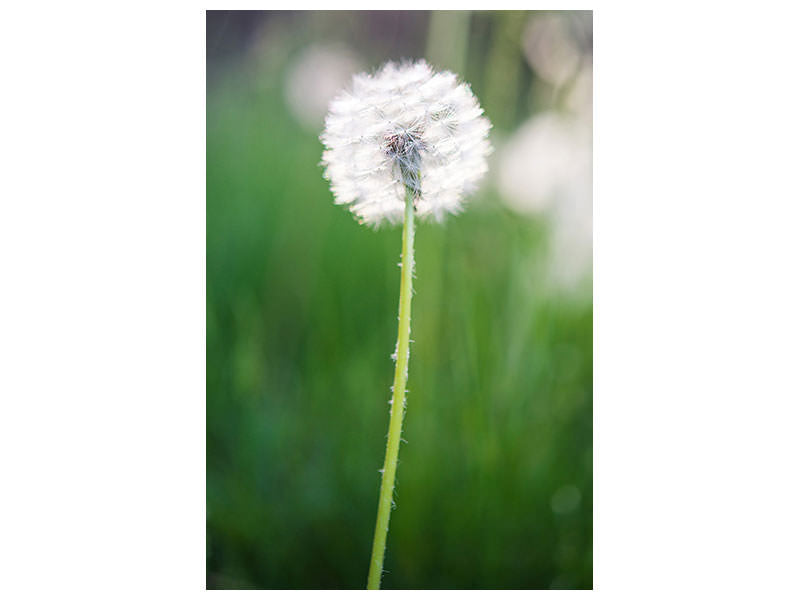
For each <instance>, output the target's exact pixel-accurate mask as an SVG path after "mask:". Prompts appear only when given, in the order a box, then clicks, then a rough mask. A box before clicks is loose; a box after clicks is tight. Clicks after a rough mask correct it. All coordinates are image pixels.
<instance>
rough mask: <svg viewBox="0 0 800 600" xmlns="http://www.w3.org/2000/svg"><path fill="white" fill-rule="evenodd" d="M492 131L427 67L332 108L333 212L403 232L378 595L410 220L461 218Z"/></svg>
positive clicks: (403, 352) (384, 79)
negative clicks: (345, 211) (342, 208)
mask: <svg viewBox="0 0 800 600" xmlns="http://www.w3.org/2000/svg"><path fill="white" fill-rule="evenodd" d="M490 128H491V124H490V123H489V120H488V119H487V118H486V117H484V116H483V109H481V107H480V105H479V104H478V101H477V100H476V99H475V96H474V95H473V94H472V91H471V90H470V88H469V86H468V85H467V84H465V83H461V82H459V81H458V79H457V77H456V76H455V75H454V74H453V73H450V72H447V71H444V72H435V71H434V70H433V69H432V68H431V67H430V66H429V65H428V64H427V63H426V62H425V61H417V62H415V63H403V64H396V63H391V62H390V63H387V64H386V65H384V66H383V67H382V68H381V69H380V70H378V71H377V72H376V73H375V74H374V75H369V74H366V73H362V74H359V75H356V76H355V77H354V78H353V84H352V87H351V89H349V90H347V91H345V92H342V93H341V94H340V95H339V96H337V97H336V98H334V99H333V101H332V102H331V105H330V110H329V113H328V116H327V118H326V119H325V131H324V132H323V133H322V135H321V136H320V139H321V141H322V143H323V144H324V145H325V151H324V152H323V155H322V164H323V165H324V167H325V178H326V179H328V180H329V181H330V183H331V191H332V192H333V195H334V198H335V202H336V204H343V205H346V206H347V207H348V208H349V209H350V210H351V211H352V212H353V213H354V214H355V216H356V218H357V219H358V220H359V221H360V222H362V223H366V224H369V225H373V226H378V225H380V224H383V223H389V224H397V223H400V222H402V223H403V244H402V246H403V250H402V260H401V263H400V267H401V271H400V302H399V311H398V313H399V314H398V321H399V323H398V329H397V346H396V348H395V352H394V354H393V355H392V358H393V359H394V361H395V372H394V384H393V386H392V399H391V401H390V406H391V408H390V417H389V436H388V441H387V444H386V458H385V460H384V465H383V469H381V471H380V472H381V489H380V495H379V499H378V517H377V521H376V524H375V536H374V539H373V544H372V556H371V559H370V565H369V575H368V578H367V588H368V589H378V588H379V587H380V581H381V574H382V573H383V557H384V554H385V550H386V536H387V534H388V531H389V515H390V512H391V509H392V507H393V505H394V503H393V499H392V496H393V492H394V481H395V473H396V470H397V455H398V452H399V450H400V442H401V441H405V440H403V439H402V437H401V433H402V428H403V413H404V411H405V399H406V382H407V380H408V359H409V336H410V334H411V279H412V275H413V270H414V218H415V217H417V218H422V219H434V220H437V221H441V220H442V219H443V218H444V217H445V215H447V214H453V213H458V212H459V211H460V210H461V208H462V203H463V201H464V198H465V197H466V196H467V195H468V194H469V193H471V192H472V191H474V190H475V188H476V186H477V184H478V182H479V181H480V179H481V177H483V175H484V174H485V173H486V170H487V161H486V159H487V156H488V155H489V153H490V152H491V150H492V148H491V145H490V144H489V140H488V134H489V129H490Z"/></svg>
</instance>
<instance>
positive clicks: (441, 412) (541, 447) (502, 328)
mask: <svg viewBox="0 0 800 600" xmlns="http://www.w3.org/2000/svg"><path fill="white" fill-rule="evenodd" d="M248 81H249V79H248V78H247V77H243V76H241V74H236V75H232V76H228V77H226V78H223V79H221V80H219V81H217V82H216V83H215V84H214V85H213V86H210V87H209V94H208V120H207V248H208V250H207V289H208V292H207V311H208V312H207V331H208V334H207V507H208V516H207V571H208V586H209V587H211V588H364V587H365V585H366V575H367V568H368V561H369V553H370V547H371V542H372V533H373V527H374V524H375V511H376V508H377V499H378V488H379V484H380V474H379V472H378V469H379V468H380V467H381V463H382V461H383V457H384V450H385V444H386V439H385V436H386V431H387V426H388V418H389V405H388V400H389V399H390V389H389V388H390V385H391V382H392V376H393V363H392V361H391V359H390V355H391V353H392V351H393V350H394V345H395V341H396V335H397V294H398V287H399V276H400V271H399V269H398V267H397V263H398V261H399V256H400V243H401V239H400V229H399V228H395V229H384V230H378V231H373V230H370V229H368V228H366V227H363V226H361V225H359V224H358V223H356V221H355V220H354V219H353V218H352V216H351V215H350V214H349V213H348V212H347V211H346V210H344V209H343V208H341V207H337V206H334V204H333V201H332V196H331V194H330V192H329V190H328V187H327V184H326V182H325V181H324V180H323V178H322V170H321V168H320V167H319V166H318V163H319V160H320V154H321V145H320V143H319V142H318V140H317V139H316V137H315V136H314V134H309V133H307V132H305V131H303V130H302V129H301V128H300V127H299V126H297V125H296V124H295V122H294V121H293V120H292V118H291V116H290V115H289V114H288V113H287V112H286V109H285V107H284V104H283V100H282V98H281V97H280V95H279V94H280V91H279V90H273V91H270V90H269V89H263V88H259V87H258V86H255V85H251V84H250V83H248ZM546 236H547V230H546V228H545V226H544V224H542V223H540V222H537V221H532V220H529V219H523V218H521V217H518V216H515V215H514V214H512V213H510V212H509V211H507V210H506V209H505V208H504V207H503V205H502V203H501V202H500V200H499V199H498V198H497V197H496V196H494V192H492V186H486V190H485V191H484V192H483V193H482V195H479V196H478V197H476V198H475V199H474V201H473V202H471V204H470V205H469V207H468V210H467V211H466V212H465V213H464V214H463V215H460V216H457V217H454V218H451V219H449V220H448V221H447V222H446V223H445V224H444V225H443V226H438V225H433V224H420V226H419V228H418V231H417V239H416V253H417V256H416V259H417V268H416V279H415V290H416V294H415V296H414V301H413V309H412V313H413V320H412V335H411V337H412V339H413V340H414V343H413V344H412V346H411V362H410V370H409V383H408V390H409V392H408V412H407V414H406V418H405V427H404V435H403V437H404V439H405V440H407V442H408V443H406V444H402V445H401V448H400V464H399V467H398V474H397V490H396V495H395V498H396V502H397V509H396V510H395V511H393V513H392V523H391V528H390V531H389V539H388V549H387V555H386V563H385V569H386V570H387V574H386V575H385V576H384V578H383V587H384V588H387V589H391V588H455V589H460V588H549V587H577V588H590V587H591V586H592V454H591V452H592V307H591V304H590V303H589V302H588V301H583V302H581V301H577V300H570V299H569V298H565V297H559V296H556V295H553V294H552V293H550V292H547V287H546V286H545V285H544V268H545V264H544V249H545V244H546ZM567 485H574V486H575V487H577V489H578V490H579V491H580V494H581V499H580V502H579V504H578V505H577V507H576V508H575V509H574V510H571V511H569V512H566V513H557V512H554V510H553V508H552V506H551V505H552V498H553V495H554V494H555V493H556V491H558V490H559V489H561V488H562V487H564V486H567Z"/></svg>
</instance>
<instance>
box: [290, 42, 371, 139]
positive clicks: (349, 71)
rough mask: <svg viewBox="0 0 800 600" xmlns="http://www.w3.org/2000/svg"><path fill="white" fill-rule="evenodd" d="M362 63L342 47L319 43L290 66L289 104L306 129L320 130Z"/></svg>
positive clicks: (304, 52) (352, 53)
mask: <svg viewBox="0 0 800 600" xmlns="http://www.w3.org/2000/svg"><path fill="white" fill-rule="evenodd" d="M361 68H362V63H361V61H360V60H359V59H358V57H357V56H356V55H355V53H354V52H352V51H351V50H350V49H348V48H347V47H345V46H343V45H341V44H327V45H323V44H315V45H312V46H309V47H308V48H306V49H305V50H304V51H303V52H302V53H301V54H300V55H299V56H298V57H297V58H296V59H294V61H293V62H292V64H291V65H290V66H289V70H288V74H287V79H286V86H285V88H284V92H285V95H286V104H287V105H288V106H289V110H291V111H292V114H293V115H294V116H295V117H296V118H297V120H298V121H299V122H300V123H301V124H302V125H304V126H305V127H307V128H309V129H311V130H313V131H318V130H319V127H320V126H321V125H322V123H323V121H324V119H325V113H326V111H327V109H328V103H329V102H330V101H331V98H333V97H334V96H335V95H336V92H338V91H339V90H340V89H342V87H343V86H344V85H346V84H347V82H348V81H349V80H350V77H352V75H353V73H356V72H357V71H359V70H360V69H361Z"/></svg>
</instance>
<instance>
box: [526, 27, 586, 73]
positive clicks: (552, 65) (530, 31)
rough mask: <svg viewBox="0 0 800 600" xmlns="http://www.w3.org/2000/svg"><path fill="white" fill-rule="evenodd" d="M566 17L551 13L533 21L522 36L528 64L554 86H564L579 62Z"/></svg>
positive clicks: (576, 46)
mask: <svg viewBox="0 0 800 600" xmlns="http://www.w3.org/2000/svg"><path fill="white" fill-rule="evenodd" d="M568 19H569V15H565V14H563V13H551V14H545V15H537V16H535V17H533V18H532V19H531V20H530V21H529V22H528V25H527V26H526V27H525V30H524V32H523V34H522V48H523V51H524V54H525V58H526V59H527V60H528V64H530V66H531V67H532V68H533V70H534V71H536V73H538V75H539V76H540V77H541V78H542V79H544V80H545V81H547V82H548V83H551V84H553V85H555V86H557V87H558V86H561V85H563V84H564V83H566V82H567V81H568V80H569V78H570V77H572V75H573V74H574V73H575V71H576V70H577V68H578V66H579V65H580V62H581V50H580V48H579V47H578V44H577V41H576V40H575V39H574V38H573V37H572V35H571V34H570V30H569V20H568Z"/></svg>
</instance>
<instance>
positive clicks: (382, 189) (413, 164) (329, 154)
mask: <svg viewBox="0 0 800 600" xmlns="http://www.w3.org/2000/svg"><path fill="white" fill-rule="evenodd" d="M490 128H491V123H489V120H488V119H487V118H486V117H485V116H483V109H482V108H481V107H480V105H479V104H478V101H477V99H476V98H475V96H474V95H473V93H472V90H471V89H470V87H469V85H467V84H466V83H461V82H459V81H458V79H457V77H456V75H455V74H453V73H450V72H449V71H442V72H436V71H434V70H433V69H432V68H431V67H430V65H428V63H426V62H425V61H424V60H420V61H417V62H413V63H393V62H390V63H387V64H386V65H384V66H383V67H381V68H380V69H379V70H378V71H377V72H376V73H374V74H368V73H360V74H358V75H355V76H354V77H353V81H352V85H351V86H350V88H349V89H347V90H345V91H343V92H342V93H340V94H339V95H338V96H336V97H335V98H334V99H333V100H332V101H331V104H330V107H329V112H328V116H327V117H326V119H325V130H324V132H323V133H322V135H321V136H320V140H321V141H322V143H323V145H324V146H325V151H324V152H323V154H322V165H323V166H324V167H325V178H326V179H328V181H330V184H331V191H332V192H333V195H334V199H335V202H336V204H343V205H346V206H348V208H349V209H350V210H351V211H352V212H353V213H354V214H355V215H356V217H357V218H358V219H359V220H360V221H361V222H363V223H367V224H370V225H378V224H380V223H383V222H388V223H392V224H394V223H400V222H402V220H403V213H404V208H405V196H406V189H407V188H408V189H410V190H411V191H412V192H413V194H414V208H415V213H416V215H417V216H418V217H422V218H433V219H436V220H437V221H441V220H442V219H443V218H444V216H445V215H446V214H448V213H457V212H459V211H460V210H461V208H462V203H463V201H464V198H465V197H466V196H467V195H468V194H470V193H471V192H473V191H474V190H475V188H476V187H477V184H478V182H479V181H480V179H481V178H482V177H483V175H484V174H485V173H486V171H487V160H486V159H487V157H488V155H489V154H490V153H491V151H492V147H491V144H490V143H489V140H488V135H489V129H490Z"/></svg>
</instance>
